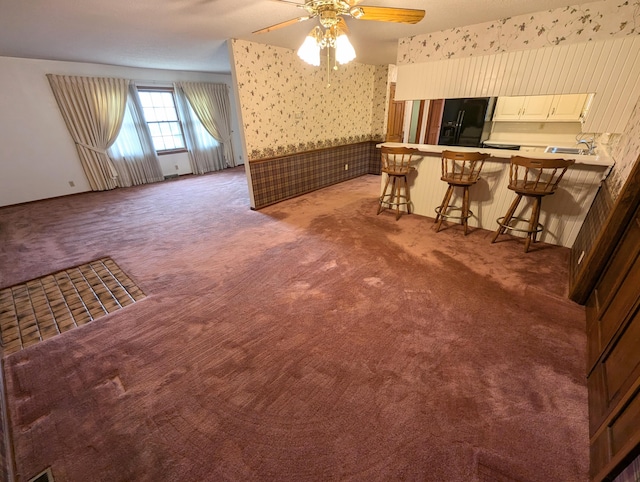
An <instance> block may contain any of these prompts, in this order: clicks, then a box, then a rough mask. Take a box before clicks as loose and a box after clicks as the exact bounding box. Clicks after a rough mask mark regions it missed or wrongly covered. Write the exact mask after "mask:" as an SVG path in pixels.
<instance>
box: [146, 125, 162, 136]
mask: <svg viewBox="0 0 640 482" xmlns="http://www.w3.org/2000/svg"><path fill="white" fill-rule="evenodd" d="M149 130H150V131H151V136H152V137H160V136H162V133H161V132H160V126H159V125H158V124H156V123H152V122H149Z"/></svg>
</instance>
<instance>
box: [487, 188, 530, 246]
mask: <svg viewBox="0 0 640 482" xmlns="http://www.w3.org/2000/svg"><path fill="white" fill-rule="evenodd" d="M521 199H522V194H518V195H517V196H516V198H515V199H514V200H513V202H512V203H511V206H509V210H508V211H507V214H506V215H505V216H504V219H503V220H502V225H498V229H496V234H495V235H494V236H493V240H492V241H491V242H492V243H495V242H496V239H498V236H500V235H501V234H503V233H504V232H505V231H506V229H507V228H505V226H508V225H509V222H510V221H511V218H512V217H513V214H514V213H515V212H516V209H517V207H518V204H520V200H521Z"/></svg>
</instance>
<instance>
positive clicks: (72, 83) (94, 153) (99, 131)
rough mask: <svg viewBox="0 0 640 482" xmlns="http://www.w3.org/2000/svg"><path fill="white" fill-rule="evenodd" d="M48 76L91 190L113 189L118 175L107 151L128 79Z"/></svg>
mask: <svg viewBox="0 0 640 482" xmlns="http://www.w3.org/2000/svg"><path fill="white" fill-rule="evenodd" d="M47 78H48V79H49V84H51V89H52V90H53V95H54V96H55V99H56V102H57V103H58V107H59V108H60V112H61V113H62V117H63V118H64V121H65V123H66V125H67V129H68V130H69V133H70V134H71V137H72V139H73V141H74V142H75V144H76V148H77V150H78V155H79V157H80V162H81V163H82V167H83V168H84V172H85V174H86V176H87V179H88V180H89V185H90V186H91V189H92V190H94V191H105V190H107V189H114V188H115V187H116V186H117V176H118V174H117V172H116V169H115V167H114V166H113V163H112V162H111V160H110V159H109V156H108V155H107V152H106V151H107V149H108V148H109V147H111V145H112V144H113V143H114V142H115V140H116V137H117V135H118V132H119V131H120V126H121V125H122V119H123V118H124V112H125V106H126V103H127V87H128V85H129V81H128V80H125V79H113V78H99V77H75V76H64V75H53V74H47Z"/></svg>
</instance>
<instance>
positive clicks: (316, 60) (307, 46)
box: [298, 31, 320, 67]
mask: <svg viewBox="0 0 640 482" xmlns="http://www.w3.org/2000/svg"><path fill="white" fill-rule="evenodd" d="M313 33H314V31H312V32H311V33H310V34H309V35H307V36H306V37H305V39H304V42H303V43H302V45H301V46H300V48H299V49H298V57H300V58H301V59H302V60H304V61H305V62H306V63H308V64H311V65H314V66H316V67H318V66H319V65H320V45H318V41H317V40H316V38H315V36H314V35H313Z"/></svg>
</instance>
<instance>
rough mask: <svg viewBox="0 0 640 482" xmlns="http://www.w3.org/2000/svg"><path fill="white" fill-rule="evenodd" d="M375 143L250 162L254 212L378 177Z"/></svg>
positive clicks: (378, 164) (378, 162) (378, 167)
mask: <svg viewBox="0 0 640 482" xmlns="http://www.w3.org/2000/svg"><path fill="white" fill-rule="evenodd" d="M376 144H377V142H374V141H367V142H359V143H357V144H349V145H345V146H337V147H328V148H326V149H318V150H314V151H308V152H300V153H297V154H291V155H287V156H282V157H274V158H270V159H259V160H254V161H250V162H249V169H250V170H251V183H252V188H253V196H254V202H255V209H260V208H263V207H265V206H269V205H270V204H275V203H277V202H280V201H284V200H285V199H289V198H292V197H295V196H300V195H301V194H305V193H308V192H311V191H315V190H316V189H320V188H323V187H326V186H330V185H332V184H337V183H339V182H343V181H346V180H348V179H353V178H355V177H359V176H362V175H364V174H380V151H379V149H376ZM345 166H346V167H347V168H346V169H345Z"/></svg>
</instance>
